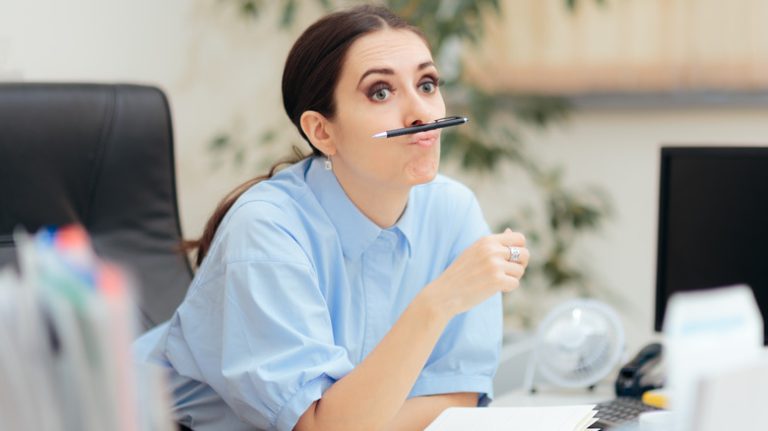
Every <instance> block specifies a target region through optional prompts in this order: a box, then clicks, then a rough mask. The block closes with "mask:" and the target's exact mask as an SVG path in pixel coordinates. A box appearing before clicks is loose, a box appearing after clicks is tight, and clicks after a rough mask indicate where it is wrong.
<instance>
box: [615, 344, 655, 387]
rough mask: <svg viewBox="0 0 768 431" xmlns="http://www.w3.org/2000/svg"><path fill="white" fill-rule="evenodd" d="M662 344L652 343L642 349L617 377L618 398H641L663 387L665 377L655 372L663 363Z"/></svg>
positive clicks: (622, 368)
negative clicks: (648, 392)
mask: <svg viewBox="0 0 768 431" xmlns="http://www.w3.org/2000/svg"><path fill="white" fill-rule="evenodd" d="M661 351H662V347H661V344H660V343H651V344H648V345H646V346H645V347H643V348H642V349H640V351H639V352H637V355H635V357H634V358H632V360H631V361H629V362H627V364H626V365H624V366H623V367H621V370H620V371H619V375H618V376H617V377H616V396H617V397H634V398H640V397H642V396H643V393H644V392H646V391H649V390H651V389H658V388H660V387H662V386H663V377H662V376H661V375H660V374H659V373H658V372H654V371H658V370H655V368H656V367H657V366H658V365H659V364H660V362H661Z"/></svg>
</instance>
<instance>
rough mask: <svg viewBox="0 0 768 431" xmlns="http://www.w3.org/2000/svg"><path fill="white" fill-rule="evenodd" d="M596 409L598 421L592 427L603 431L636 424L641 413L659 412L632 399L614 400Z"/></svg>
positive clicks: (599, 405) (619, 398) (620, 398)
mask: <svg viewBox="0 0 768 431" xmlns="http://www.w3.org/2000/svg"><path fill="white" fill-rule="evenodd" d="M595 409H596V410H597V415H595V416H596V417H597V418H598V421H597V422H596V423H595V424H594V425H592V427H593V428H594V427H597V428H600V429H601V430H603V431H605V430H610V429H612V428H616V427H619V426H621V425H626V424H627V423H629V422H636V421H637V417H638V416H640V413H645V412H650V411H654V410H659V409H658V408H656V407H653V406H649V405H648V404H643V402H642V401H640V400H639V399H637V398H631V397H618V398H614V399H612V400H610V401H605V402H602V403H600V404H598V405H597V407H595Z"/></svg>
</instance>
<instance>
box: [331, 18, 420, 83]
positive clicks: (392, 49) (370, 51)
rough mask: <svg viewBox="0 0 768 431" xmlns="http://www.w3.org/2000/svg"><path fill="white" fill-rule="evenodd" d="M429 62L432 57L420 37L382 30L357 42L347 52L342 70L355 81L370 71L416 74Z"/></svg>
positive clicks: (410, 32)
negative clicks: (403, 70)
mask: <svg viewBox="0 0 768 431" xmlns="http://www.w3.org/2000/svg"><path fill="white" fill-rule="evenodd" d="M429 61H432V54H431V53H430V51H429V48H428V47H427V44H426V43H425V42H424V40H423V39H422V38H421V36H419V35H418V34H416V33H414V32H412V31H410V30H393V29H384V30H379V31H375V32H373V33H369V34H366V35H365V36H362V37H360V38H359V39H357V40H356V41H355V42H354V43H353V44H352V46H350V48H349V51H348V52H347V56H346V61H345V64H344V69H345V70H346V71H347V72H349V73H350V74H352V75H353V76H352V77H353V78H354V75H361V76H362V74H363V73H365V71H366V70H368V69H370V68H391V69H394V70H400V69H406V70H405V71H407V70H409V69H413V71H416V70H417V68H418V66H419V65H420V64H423V63H425V62H429ZM358 78H359V77H358Z"/></svg>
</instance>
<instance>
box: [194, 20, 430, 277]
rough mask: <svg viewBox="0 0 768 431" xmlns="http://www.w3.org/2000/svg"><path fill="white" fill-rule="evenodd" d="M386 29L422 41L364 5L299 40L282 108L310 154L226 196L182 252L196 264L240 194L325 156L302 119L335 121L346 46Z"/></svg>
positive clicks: (403, 25)
mask: <svg viewBox="0 0 768 431" xmlns="http://www.w3.org/2000/svg"><path fill="white" fill-rule="evenodd" d="M384 28H393V29H405V30H410V31H412V32H414V33H416V34H418V35H419V36H421V38H422V39H424V41H425V43H426V38H425V37H424V35H423V34H422V33H421V32H420V31H419V30H418V29H417V28H415V27H413V26H411V25H409V24H408V23H407V22H406V21H405V20H403V19H402V18H400V17H399V16H397V15H395V14H394V13H392V12H391V11H389V10H388V9H386V8H384V7H379V6H368V5H366V6H358V7H354V8H351V9H347V10H343V11H339V12H334V13H331V14H329V15H326V16H324V17H323V18H321V19H320V20H318V21H317V22H315V23H314V24H312V25H311V26H309V28H307V29H306V30H305V31H304V33H302V35H301V36H299V38H298V39H297V40H296V42H295V43H294V44H293V47H292V48H291V51H290V52H289V53H288V58H287V59H286V61H285V68H284V69H283V84H282V89H283V107H284V108H285V112H286V114H288V117H289V118H290V119H291V121H292V122H293V124H294V125H295V126H296V128H297V129H298V130H299V133H300V134H301V136H302V137H303V138H304V139H305V140H306V141H307V142H308V143H309V146H310V147H311V148H312V153H311V154H310V155H307V156H305V155H302V154H300V152H298V151H297V154H296V157H293V158H290V159H286V160H283V161H281V162H279V163H276V164H275V165H273V166H272V167H271V168H270V170H269V172H268V173H267V174H265V175H261V176H258V177H256V178H252V179H250V180H248V181H246V182H244V183H243V184H240V185H239V186H237V187H236V188H235V189H234V190H232V191H231V192H229V193H228V194H227V195H226V196H224V199H222V200H221V202H219V205H218V206H217V207H216V210H215V211H214V212H213V215H212V216H211V218H210V219H208V222H207V223H206V224H205V230H204V231H203V235H202V236H201V237H200V238H199V239H197V240H190V241H184V242H183V243H182V246H181V247H182V250H183V251H185V252H189V251H193V250H195V251H196V256H195V263H196V264H197V265H198V266H200V264H201V263H202V261H203V258H205V255H206V254H207V253H208V249H209V248H210V246H211V242H212V241H213V236H214V234H215V233H216V229H218V227H219V224H221V220H222V219H223V218H224V216H225V215H226V213H227V211H229V209H230V208H231V207H232V205H233V204H234V203H235V201H236V200H237V198H239V197H240V195H242V194H243V193H245V191H246V190H248V189H249V188H251V187H252V186H254V185H255V184H257V183H259V182H260V181H262V180H266V179H269V178H271V177H272V176H273V175H274V174H275V172H277V170H278V169H279V168H280V167H281V166H282V165H285V164H288V163H295V162H298V161H300V160H302V159H304V158H306V157H310V156H312V155H316V156H321V155H323V153H322V152H321V151H320V150H318V149H317V148H315V147H314V146H313V145H312V143H311V142H310V141H309V139H308V138H307V135H305V134H304V131H303V130H302V129H301V115H302V114H303V113H304V112H306V111H317V112H319V113H321V114H323V115H324V116H325V117H327V118H333V116H334V115H335V113H336V104H335V100H334V90H335V89H336V85H337V84H338V81H339V76H340V75H341V68H342V66H343V64H344V61H345V57H346V54H347V51H348V50H349V47H350V46H351V45H352V43H354V42H355V41H356V40H357V39H358V38H360V37H361V36H364V35H366V34H368V33H372V32H374V31H378V30H382V29H384Z"/></svg>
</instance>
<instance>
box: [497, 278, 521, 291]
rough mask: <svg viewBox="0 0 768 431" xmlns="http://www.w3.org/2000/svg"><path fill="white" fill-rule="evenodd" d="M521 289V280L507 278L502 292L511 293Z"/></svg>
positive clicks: (502, 286)
mask: <svg viewBox="0 0 768 431" xmlns="http://www.w3.org/2000/svg"><path fill="white" fill-rule="evenodd" d="M518 287H520V280H519V279H517V278H515V277H507V280H506V282H505V283H503V284H502V285H501V291H502V292H511V291H513V290H515V289H517V288H518Z"/></svg>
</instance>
